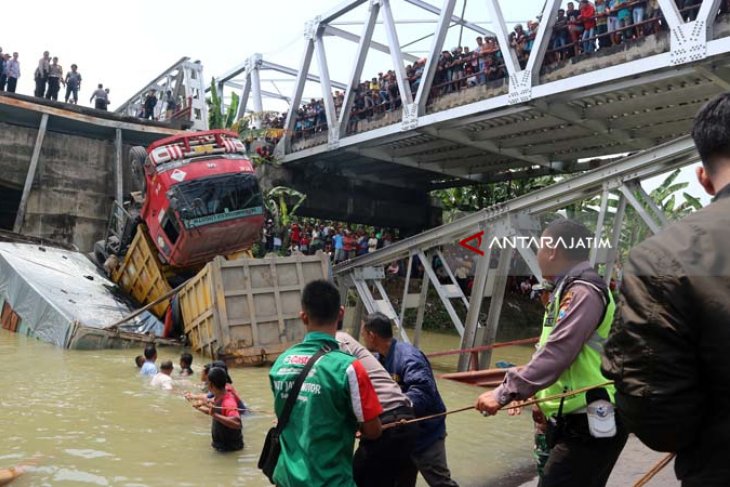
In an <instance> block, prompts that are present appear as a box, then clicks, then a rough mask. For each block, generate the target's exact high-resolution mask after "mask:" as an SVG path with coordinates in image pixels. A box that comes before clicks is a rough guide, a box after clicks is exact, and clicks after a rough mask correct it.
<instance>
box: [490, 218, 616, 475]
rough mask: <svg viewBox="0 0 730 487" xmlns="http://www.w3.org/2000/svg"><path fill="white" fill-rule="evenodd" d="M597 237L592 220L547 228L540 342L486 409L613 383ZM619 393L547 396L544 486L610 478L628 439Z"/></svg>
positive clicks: (608, 299)
mask: <svg viewBox="0 0 730 487" xmlns="http://www.w3.org/2000/svg"><path fill="white" fill-rule="evenodd" d="M592 238H593V234H592V233H591V232H590V231H589V230H588V229H587V228H586V227H585V226H583V225H582V224H580V223H577V222H574V221H570V220H564V219H561V220H557V221H554V222H552V223H551V224H550V225H548V227H547V228H546V229H545V231H544V232H543V234H542V238H541V239H540V241H541V244H542V245H541V247H540V249H539V250H538V252H537V261H538V264H539V265H540V270H541V271H542V274H543V276H544V277H545V279H546V280H547V282H546V285H547V286H548V287H552V288H553V292H552V295H551V297H550V300H549V302H548V304H547V307H546V310H545V317H544V320H543V328H542V335H541V336H540V341H539V344H538V349H537V352H536V353H535V355H534V356H533V357H532V360H530V362H529V363H528V364H527V365H526V366H525V367H523V368H521V369H509V370H508V371H507V374H506V376H505V379H504V382H503V383H502V385H500V386H499V387H498V388H497V389H495V390H493V391H489V392H485V393H484V394H482V395H481V396H479V398H478V400H477V403H476V408H477V409H478V410H479V411H482V413H483V414H489V415H492V414H496V413H497V411H498V410H499V409H501V408H502V407H504V406H506V405H507V404H509V403H510V402H512V401H519V400H523V399H527V398H529V397H531V396H533V395H535V394H536V395H537V398H538V399H541V398H546V397H548V396H552V395H554V394H561V393H564V392H570V391H573V390H576V389H581V388H584V387H590V386H597V385H600V384H604V383H605V382H606V379H605V378H604V377H603V376H602V375H601V370H600V367H601V351H602V346H603V343H604V341H605V339H606V337H607V336H608V333H609V331H610V330H611V323H612V322H613V314H614V310H615V307H616V305H615V304H614V301H613V297H612V295H611V292H610V291H609V289H608V286H606V284H605V282H604V281H603V279H601V277H600V276H599V275H598V273H596V271H595V270H594V269H593V267H592V266H591V265H590V263H589V262H588V254H589V245H588V244H587V243H588V242H590V239H592ZM579 242H582V244H579ZM613 394H614V390H613V387H611V386H609V387H606V388H605V389H595V390H592V391H588V392H587V393H585V392H584V393H582V394H575V395H572V396H568V397H566V398H564V399H562V400H547V401H544V402H541V403H540V407H539V411H535V413H534V414H533V417H535V419H536V422H538V423H543V424H544V423H545V421H548V423H547V437H548V447H549V448H550V455H549V457H548V460H547V464H546V465H545V468H544V471H543V477H542V479H541V481H540V487H603V486H605V485H606V482H607V481H608V477H609V475H610V474H611V470H612V469H613V466H614V464H615V463H616V460H617V459H618V456H619V454H620V453H621V450H622V449H623V447H624V444H625V443H626V438H627V433H626V430H625V429H624V427H623V425H622V424H621V422H620V421H615V415H614V412H613V408H612V404H611V402H612V401H613ZM614 421H615V422H614Z"/></svg>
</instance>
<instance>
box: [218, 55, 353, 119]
mask: <svg viewBox="0 0 730 487" xmlns="http://www.w3.org/2000/svg"><path fill="white" fill-rule="evenodd" d="M264 71H268V72H275V73H279V74H282V75H285V76H288V77H291V81H294V80H295V77H296V76H297V74H298V72H297V70H296V69H293V68H290V67H287V66H282V65H281V64H276V63H273V62H270V61H266V60H264V57H263V55H262V54H259V53H257V54H254V55H253V56H250V57H249V58H247V59H246V60H244V61H243V63H241V64H240V65H238V66H236V67H234V68H233V69H231V70H229V71H228V72H226V73H224V74H222V75H221V76H218V77H217V78H215V83H216V88H217V90H218V96H220V97H221V99H224V96H225V94H226V93H227V92H228V90H229V89H233V90H238V91H239V92H240V95H239V96H240V98H239V105H238V117H237V118H239V119H240V118H242V117H243V116H244V115H245V114H246V113H247V112H252V113H253V114H254V115H256V114H260V113H262V112H263V111H264V102H263V100H264V98H272V99H276V100H282V101H285V102H287V103H288V104H289V105H290V106H291V98H290V97H288V96H286V95H283V94H281V93H274V92H271V91H266V90H263V89H262V87H261V85H262V77H261V73H262V72H264ZM285 80H286V78H285ZM306 80H308V81H315V82H317V83H321V82H322V80H321V79H320V77H319V76H315V75H311V74H310V75H307V77H306ZM328 83H329V86H330V87H331V88H332V87H334V88H339V89H343V90H344V89H345V85H344V84H343V83H338V82H336V81H332V82H329V81H328ZM249 101H250V102H251V104H252V109H249ZM221 105H222V106H221V109H222V110H223V112H224V113H225V111H226V110H227V106H226V105H225V104H221ZM253 122H254V127H255V128H260V124H261V120H260V119H258V118H257V117H256V116H254V118H253Z"/></svg>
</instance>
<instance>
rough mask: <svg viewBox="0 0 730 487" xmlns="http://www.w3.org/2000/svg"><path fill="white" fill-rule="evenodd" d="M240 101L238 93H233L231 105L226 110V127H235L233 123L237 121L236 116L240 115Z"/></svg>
mask: <svg viewBox="0 0 730 487" xmlns="http://www.w3.org/2000/svg"><path fill="white" fill-rule="evenodd" d="M238 103H239V97H238V95H237V94H236V93H232V94H231V105H230V106H229V107H228V111H227V112H226V120H225V125H224V128H227V129H230V128H233V125H234V124H235V123H236V117H238Z"/></svg>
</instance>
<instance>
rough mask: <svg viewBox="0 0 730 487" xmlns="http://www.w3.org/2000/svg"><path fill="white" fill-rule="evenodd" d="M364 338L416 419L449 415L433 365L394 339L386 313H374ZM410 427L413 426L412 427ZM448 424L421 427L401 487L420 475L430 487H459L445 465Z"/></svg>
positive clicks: (429, 422)
mask: <svg viewBox="0 0 730 487" xmlns="http://www.w3.org/2000/svg"><path fill="white" fill-rule="evenodd" d="M362 338H363V343H364V345H365V346H366V347H367V348H368V350H370V351H371V352H377V353H378V354H379V358H380V362H381V363H382V364H383V366H384V367H385V370H387V371H388V373H389V374H390V375H391V377H392V378H393V380H394V381H395V382H396V383H397V384H398V385H399V386H400V388H401V390H402V391H403V392H404V393H405V395H406V396H407V397H408V398H409V399H410V400H411V403H413V409H414V412H415V414H416V416H418V417H421V416H428V415H431V414H439V413H445V412H446V406H445V405H444V401H443V400H442V399H441V395H440V394H439V391H438V387H437V386H436V379H434V377H433V371H432V370H431V364H430V363H429V362H428V359H427V358H426V356H425V355H424V354H423V352H421V351H420V350H419V349H417V348H416V347H414V346H413V345H411V344H410V343H405V342H401V341H398V340H396V339H395V338H393V325H392V323H391V322H390V319H389V318H388V317H387V316H385V315H384V314H383V313H372V314H369V315H367V316H366V317H365V321H364V322H363V332H362ZM409 427H410V426H409ZM445 439H446V420H445V418H444V416H439V417H436V418H433V419H429V420H427V421H421V422H419V423H418V436H417V439H416V445H415V448H414V450H413V454H412V455H411V456H410V460H409V461H406V463H405V465H404V466H403V474H402V475H401V478H400V481H399V482H398V484H397V485H398V486H403V487H414V486H415V485H416V477H417V476H418V472H421V475H422V476H423V478H424V479H425V480H426V483H427V484H428V485H429V486H431V487H437V486H438V487H457V483H456V482H454V481H453V480H452V479H451V472H450V471H449V467H448V464H447V462H446V444H445Z"/></svg>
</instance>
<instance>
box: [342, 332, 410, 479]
mask: <svg viewBox="0 0 730 487" xmlns="http://www.w3.org/2000/svg"><path fill="white" fill-rule="evenodd" d="M341 325H342V322H340V326H341ZM335 339H336V340H337V342H338V343H339V344H340V350H342V351H343V352H345V353H349V354H350V355H352V356H353V357H355V358H357V359H358V360H359V361H360V362H361V363H362V365H363V367H365V370H366V371H367V373H368V377H370V380H371V381H372V383H373V388H374V389H375V393H376V394H377V395H378V400H379V401H380V404H381V406H383V413H382V414H381V415H380V422H381V423H382V424H384V425H385V424H392V423H396V422H399V421H404V420H405V421H408V420H412V419H414V418H415V414H414V412H413V405H412V404H411V400H410V399H408V396H406V395H405V394H404V393H403V392H402V391H401V390H400V387H399V386H398V384H396V383H395V381H394V380H393V379H392V377H391V376H390V374H389V373H388V371H387V370H385V368H384V367H383V365H382V364H381V363H380V362H378V359H376V358H375V357H374V356H373V354H372V353H370V352H369V351H368V349H366V348H365V347H363V346H362V345H361V344H360V343H359V342H358V341H357V340H355V339H354V338H353V337H352V336H351V335H350V334H348V333H345V332H344V331H342V330H341V329H340V330H338V331H337V334H336V335H335ZM417 436H418V427H417V426H408V425H404V426H403V427H399V428H390V429H383V434H382V436H381V437H380V438H378V439H375V440H370V439H367V438H361V439H360V444H359V445H358V448H357V450H356V451H355V456H354V458H353V460H352V464H353V475H354V477H355V484H357V487H396V486H398V485H399V479H400V478H401V475H402V473H403V469H404V467H405V466H407V465H408V464H409V463H410V456H411V454H412V453H413V448H414V447H415V444H416V438H417Z"/></svg>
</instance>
